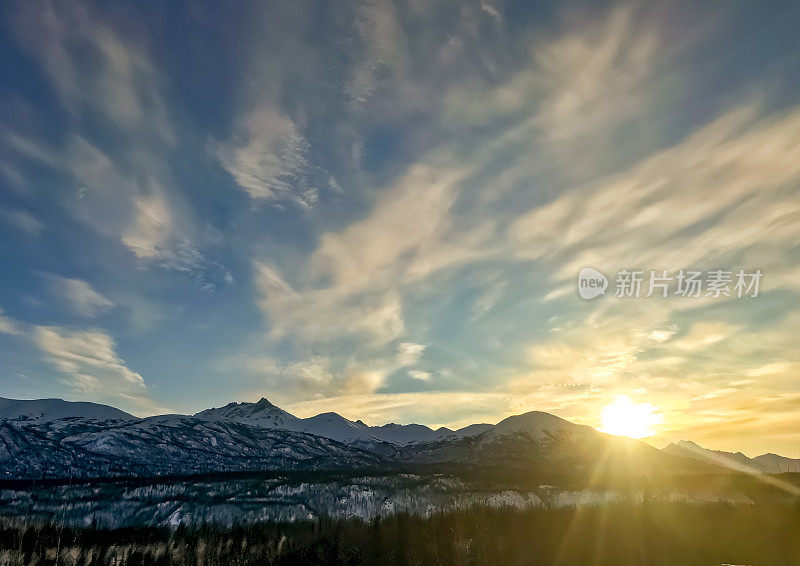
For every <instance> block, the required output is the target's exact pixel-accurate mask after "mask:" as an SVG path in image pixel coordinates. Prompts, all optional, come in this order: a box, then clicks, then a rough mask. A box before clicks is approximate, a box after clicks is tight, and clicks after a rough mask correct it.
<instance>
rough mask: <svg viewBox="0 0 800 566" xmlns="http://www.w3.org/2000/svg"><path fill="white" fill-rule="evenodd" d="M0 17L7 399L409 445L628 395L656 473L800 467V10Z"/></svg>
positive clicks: (98, 7)
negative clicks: (696, 283)
mask: <svg viewBox="0 0 800 566" xmlns="http://www.w3.org/2000/svg"><path fill="white" fill-rule="evenodd" d="M0 18H1V20H0V26H1V27H2V33H0V262H2V271H0V376H2V378H1V379H0V395H1V396H5V397H13V398H39V397H61V398H65V399H70V400H90V401H95V402H101V403H107V404H111V405H114V406H116V407H119V408H121V409H123V410H127V411H129V412H132V413H134V414H137V415H150V414H156V413H163V412H179V413H193V412H196V411H198V410H201V409H204V408H207V407H211V406H221V405H224V404H226V403H228V402H230V401H255V400H257V399H259V398H260V397H262V396H263V397H266V398H268V399H270V400H271V401H272V402H274V403H276V404H278V405H280V406H282V407H283V408H285V409H287V410H290V411H292V412H293V413H295V414H297V415H298V416H310V415H313V414H315V413H317V412H322V411H328V410H335V411H337V412H339V413H341V414H343V415H344V416H346V417H349V418H353V419H355V418H361V419H363V420H364V421H366V422H367V423H369V424H383V423H386V422H392V421H393V422H401V423H409V422H419V423H423V424H428V425H433V426H439V425H449V426H461V425H466V424H469V423H473V422H497V421H499V420H500V419H502V418H504V417H506V416H509V415H512V414H518V413H521V412H524V411H529V410H542V411H547V412H551V413H554V414H557V415H559V416H562V417H564V418H567V419H570V420H573V421H575V422H579V423H585V424H589V425H592V426H600V425H601V418H602V414H603V410H604V408H606V407H608V406H609V405H610V404H614V403H618V402H619V400H620V399H623V400H627V402H629V403H634V404H639V405H640V406H645V405H647V406H649V407H650V409H651V413H655V414H656V415H657V419H656V420H657V422H655V423H654V426H653V431H654V432H655V433H656V434H655V435H654V436H652V437H650V438H648V439H647V441H648V442H652V443H653V444H655V445H657V446H661V445H663V444H666V443H667V442H669V441H673V440H678V439H682V438H683V439H691V440H694V441H696V442H698V443H700V444H702V445H705V446H708V447H711V448H717V449H724V450H742V451H744V452H745V453H747V454H749V455H751V456H752V455H757V454H760V453H763V452H767V451H771V452H778V453H782V454H784V455H787V456H793V457H800V410H798V409H800V346H799V345H800V343H798V339H797V337H798V335H799V334H800V292H799V291H798V281H800V38H798V36H797V29H798V28H800V5H798V4H797V3H796V2H774V3H768V4H764V3H745V2H729V3H698V2H688V1H687V2H673V1H668V2H658V3H654V2H641V3H636V2H632V3H627V2H624V3H606V2H585V3H568V2H564V3H532V2H526V1H514V0H509V1H505V2H504V1H502V0H497V1H492V0H482V1H471V0H463V1H439V0H407V1H397V2H390V1H384V0H370V1H361V2H350V1H342V2H321V1H320V2H307V1H304V0H298V1H293V2H252V3H247V2H236V3H218V2H209V1H205V0H195V1H192V2H115V3H106V2H98V3H92V2H85V1H69V0H68V1H64V2H55V1H54V2H47V1H39V0H25V1H19V2H14V1H9V2H3V4H2V7H1V8H0ZM584 267H592V268H594V269H596V270H597V271H599V272H601V273H602V274H604V275H605V276H606V277H607V278H608V280H609V287H608V289H607V291H606V293H605V294H604V295H600V296H598V297H595V298H593V299H583V298H581V297H580V296H579V293H578V286H577V277H578V274H579V272H580V271H581V269H582V268H584ZM651 270H652V271H656V272H657V273H658V274H659V275H661V274H662V273H663V271H667V272H668V277H674V279H673V280H672V285H676V284H677V283H676V282H677V277H676V276H677V274H678V273H679V272H680V270H686V271H687V272H688V271H690V270H694V271H699V272H701V274H703V275H702V276H701V279H704V280H705V281H706V284H707V286H706V287H705V288H703V290H702V293H701V294H700V296H698V297H691V296H689V297H685V296H681V295H680V294H677V293H676V291H677V289H676V288H674V287H670V288H669V289H668V292H667V296H666V297H664V296H663V295H662V294H661V292H660V290H658V291H657V292H656V293H654V294H652V295H651V296H649V297H647V296H646V295H647V294H648V293H647V290H648V289H647V287H648V280H649V278H648V276H649V275H651V274H650V272H651ZM715 270H719V271H724V272H726V273H731V274H733V282H731V284H730V289H729V294H730V296H726V295H725V294H720V296H715V295H714V293H710V294H709V293H708V292H707V289H709V290H710V287H708V279H707V278H708V274H709V273H711V272H713V271H715ZM739 270H742V271H743V272H744V273H745V274H752V273H755V272H756V270H760V272H761V273H762V277H761V279H760V280H759V289H758V294H757V296H755V297H754V296H751V295H752V294H754V293H753V292H752V291H753V289H750V291H751V292H750V293H749V294H747V293H746V294H745V295H744V296H742V297H739V296H737V293H736V292H735V288H734V283H735V281H736V273H737V272H739ZM621 271H622V272H624V271H641V272H642V273H643V274H644V275H645V281H644V283H643V288H642V293H641V295H640V296H639V297H636V296H622V297H618V296H616V293H615V289H617V288H618V287H616V282H617V279H618V277H619V273H620V272H621ZM657 289H658V288H657Z"/></svg>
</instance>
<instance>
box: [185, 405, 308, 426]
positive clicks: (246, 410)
mask: <svg viewBox="0 0 800 566" xmlns="http://www.w3.org/2000/svg"><path fill="white" fill-rule="evenodd" d="M195 417H197V418H198V419H202V420H210V421H228V422H237V423H241V424H246V425H250V426H258V427H261V428H283V429H287V430H296V429H295V428H294V427H293V426H292V425H293V423H295V422H296V421H299V419H298V418H297V417H295V416H294V415H292V414H291V413H288V412H286V411H284V410H283V409H281V408H279V407H276V406H275V405H273V404H272V403H270V402H269V401H268V400H267V399H266V398H264V397H262V398H261V399H260V400H259V401H257V402H255V403H248V402H243V403H228V404H227V405H225V406H224V407H220V408H218V409H216V408H212V409H206V410H205V411H200V412H199V413H197V414H196V415H195Z"/></svg>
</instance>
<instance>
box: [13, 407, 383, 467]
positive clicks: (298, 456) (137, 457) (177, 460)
mask: <svg viewBox="0 0 800 566" xmlns="http://www.w3.org/2000/svg"><path fill="white" fill-rule="evenodd" d="M383 463H384V462H382V460H381V459H380V458H379V457H377V456H375V455H374V454H372V453H370V452H367V451H364V450H361V449H358V448H355V447H349V446H347V445H345V444H342V443H340V442H336V441H334V440H331V439H328V438H323V437H319V436H315V435H311V434H305V433H299V432H291V431H286V430H279V429H266V428H261V427H252V426H248V425H244V424H240V423H233V422H220V421H212V422H209V421H205V420H200V419H196V418H193V417H187V416H181V415H161V416H157V417H150V418H147V419H142V420H137V421H132V422H116V423H113V422H110V421H105V422H103V421H90V420H84V419H79V418H78V419H62V420H60V421H46V422H26V421H16V420H0V478H3V479H22V478H42V477H52V478H65V477H76V478H89V477H116V476H159V475H165V474H174V475H187V474H199V473H210V472H235V471H251V470H315V469H338V468H368V467H374V466H377V465H380V464H383Z"/></svg>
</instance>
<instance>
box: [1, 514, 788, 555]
mask: <svg viewBox="0 0 800 566" xmlns="http://www.w3.org/2000/svg"><path fill="white" fill-rule="evenodd" d="M725 563H730V564H758V565H773V564H774V565H781V566H785V565H789V564H800V504H798V503H796V502H795V503H793V504H783V505H747V506H744V505H739V506H731V505H724V504H714V505H687V504H677V503H674V504H673V503H645V504H641V505H633V504H614V505H607V506H601V507H584V508H569V509H550V510H544V509H533V510H528V511H516V510H511V509H505V510H499V509H488V508H471V509H465V510H461V511H457V512H450V513H441V514H435V515H433V516H431V517H428V518H421V517H416V516H410V515H406V514H397V515H392V516H389V517H386V518H384V519H378V520H374V521H371V522H364V521H361V520H356V519H351V520H328V519H322V520H317V521H312V522H301V523H294V524H276V523H262V524H257V525H248V526H234V527H232V528H221V527H215V526H205V527H202V528H197V529H189V528H184V527H179V528H177V529H176V530H168V529H154V528H138V529H120V530H113V531H110V530H103V529H95V528H85V529H70V528H62V527H60V526H58V525H55V524H51V525H20V524H12V523H11V522H5V523H3V524H2V525H0V566H5V565H22V564H24V565H36V566H40V565H41V566H44V565H56V564H57V565H70V566H78V565H85V566H92V565H101V564H102V565H106V564H108V565H115V566H133V565H136V566H142V565H177V564H180V565H187V566H188V565H195V564H196V565H202V566H215V565H227V564H236V565H242V566H244V565H272V564H275V565H283V564H353V565H357V564H358V565H360V564H376V565H385V564H397V565H414V564H441V565H461V564H474V565H484V564H485V565H494V564H497V565H504V566H505V565H514V564H563V565H572V564H575V565H586V564H590V565H606V564H607V565H615V566H620V565H664V566H675V565H677V564H680V565H693V564H697V565H712V564H725Z"/></svg>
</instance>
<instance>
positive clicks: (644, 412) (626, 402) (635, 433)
mask: <svg viewBox="0 0 800 566" xmlns="http://www.w3.org/2000/svg"><path fill="white" fill-rule="evenodd" d="M657 411H658V408H657V407H655V406H653V405H651V404H650V403H636V402H635V401H634V400H633V399H631V398H630V397H628V396H625V395H620V396H619V397H617V398H616V399H614V401H613V402H611V403H610V404H609V405H607V406H606V408H605V409H603V414H602V415H601V417H602V421H603V426H602V427H601V428H600V429H599V430H600V431H602V432H607V433H608V434H614V435H617V436H629V437H631V438H646V437H648V436H653V435H654V434H655V433H656V431H655V430H653V427H654V426H655V425H658V424H660V423H661V415H659V414H658V412H657Z"/></svg>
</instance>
